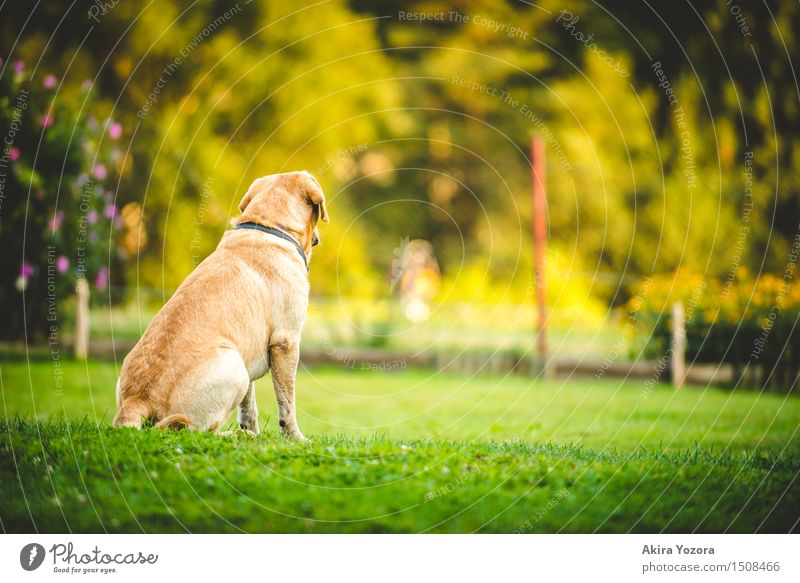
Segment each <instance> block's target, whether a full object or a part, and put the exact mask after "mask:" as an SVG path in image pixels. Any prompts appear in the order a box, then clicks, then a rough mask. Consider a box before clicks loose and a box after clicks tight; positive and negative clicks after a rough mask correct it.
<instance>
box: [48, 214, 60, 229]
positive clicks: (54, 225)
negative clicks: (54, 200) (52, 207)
mask: <svg viewBox="0 0 800 583" xmlns="http://www.w3.org/2000/svg"><path fill="white" fill-rule="evenodd" d="M63 222H64V211H58V212H57V213H56V214H54V215H53V218H51V219H50V221H49V222H48V223H47V226H48V227H49V229H50V230H51V231H54V232H58V231H59V230H60V229H61V223H63Z"/></svg>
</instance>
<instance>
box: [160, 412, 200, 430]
mask: <svg viewBox="0 0 800 583" xmlns="http://www.w3.org/2000/svg"><path fill="white" fill-rule="evenodd" d="M191 424H192V421H191V419H189V418H188V417H187V416H186V415H181V414H179V413H176V414H175V415H168V416H166V417H164V418H163V419H162V420H161V421H159V422H158V423H156V427H157V428H158V429H186V428H187V427H189V426H190V425H191Z"/></svg>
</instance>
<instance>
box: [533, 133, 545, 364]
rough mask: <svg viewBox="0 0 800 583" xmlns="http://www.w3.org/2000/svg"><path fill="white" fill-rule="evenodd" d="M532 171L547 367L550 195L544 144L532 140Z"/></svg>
mask: <svg viewBox="0 0 800 583" xmlns="http://www.w3.org/2000/svg"><path fill="white" fill-rule="evenodd" d="M531 160H532V164H531V169H532V171H533V174H532V178H533V190H532V194H533V224H532V230H533V270H534V271H533V280H534V289H535V291H536V312H537V318H536V324H537V335H536V353H537V355H538V357H539V361H540V366H541V367H542V368H543V369H544V367H546V364H547V303H546V301H545V291H546V288H545V254H546V252H547V195H546V193H545V181H546V176H545V153H544V140H543V139H542V138H541V137H538V136H535V137H534V138H533V139H532V140H531Z"/></svg>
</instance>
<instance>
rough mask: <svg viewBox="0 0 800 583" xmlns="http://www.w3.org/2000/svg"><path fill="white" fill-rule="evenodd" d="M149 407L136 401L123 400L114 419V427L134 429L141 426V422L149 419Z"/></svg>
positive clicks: (142, 402)
mask: <svg viewBox="0 0 800 583" xmlns="http://www.w3.org/2000/svg"><path fill="white" fill-rule="evenodd" d="M150 414H151V411H150V407H149V406H148V405H147V403H146V402H144V401H140V400H138V399H125V400H124V401H121V402H120V404H119V408H118V409H117V415H116V417H114V425H115V426H116V427H135V428H136V429H138V428H140V427H141V426H142V421H143V420H144V419H147V418H148V417H150Z"/></svg>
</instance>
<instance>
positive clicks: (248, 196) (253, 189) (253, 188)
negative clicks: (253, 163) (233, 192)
mask: <svg viewBox="0 0 800 583" xmlns="http://www.w3.org/2000/svg"><path fill="white" fill-rule="evenodd" d="M261 182H262V179H261V178H258V179H256V180H254V181H253V184H251V185H250V188H248V189H247V192H246V193H245V194H244V198H243V199H242V202H240V203H239V212H240V213H243V212H244V209H246V208H247V205H248V204H250V201H251V200H253V197H254V196H255V195H256V193H257V192H258V191H259V190H260V188H261V184H260V183H261Z"/></svg>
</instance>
